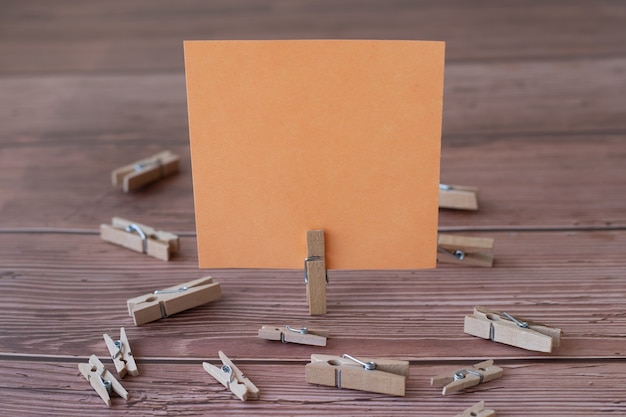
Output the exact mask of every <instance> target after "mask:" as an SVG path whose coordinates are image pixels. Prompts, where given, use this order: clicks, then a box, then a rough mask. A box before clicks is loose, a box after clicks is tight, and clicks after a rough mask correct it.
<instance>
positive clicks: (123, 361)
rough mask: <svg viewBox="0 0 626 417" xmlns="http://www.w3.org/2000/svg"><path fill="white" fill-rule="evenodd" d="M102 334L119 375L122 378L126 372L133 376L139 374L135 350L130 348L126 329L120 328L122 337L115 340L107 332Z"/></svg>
mask: <svg viewBox="0 0 626 417" xmlns="http://www.w3.org/2000/svg"><path fill="white" fill-rule="evenodd" d="M102 336H103V337H104V342H105V343H106V345H107V349H109V353H110V354H111V359H113V363H114V364H115V369H116V370H117V375H118V376H119V377H120V378H124V377H125V376H126V374H129V375H132V376H137V375H139V370H138V369H137V364H136V363H135V358H134V357H133V352H132V351H131V349H130V343H129V342H128V337H126V329H124V328H123V327H122V328H120V338H119V339H118V340H113V339H112V338H111V336H109V335H108V334H106V333H105V334H103V335H102Z"/></svg>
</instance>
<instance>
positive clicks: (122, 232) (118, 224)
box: [100, 217, 180, 261]
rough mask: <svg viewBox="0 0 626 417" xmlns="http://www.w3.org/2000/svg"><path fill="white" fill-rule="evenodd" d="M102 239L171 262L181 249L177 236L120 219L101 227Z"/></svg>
mask: <svg viewBox="0 0 626 417" xmlns="http://www.w3.org/2000/svg"><path fill="white" fill-rule="evenodd" d="M100 238H101V239H102V240H104V241H106V242H109V243H113V244H116V245H119V246H122V247H125V248H126V249H130V250H133V251H135V252H139V253H146V254H148V255H150V256H153V257H155V258H157V259H160V260H162V261H169V260H170V257H171V255H173V254H175V253H177V252H178V251H179V249H180V240H179V239H178V236H176V235H175V234H173V233H169V232H163V231H160V230H154V229H153V228H152V227H150V226H146V225H143V224H140V223H135V222H131V221H130V220H126V219H122V218H119V217H113V219H112V220H111V224H101V225H100Z"/></svg>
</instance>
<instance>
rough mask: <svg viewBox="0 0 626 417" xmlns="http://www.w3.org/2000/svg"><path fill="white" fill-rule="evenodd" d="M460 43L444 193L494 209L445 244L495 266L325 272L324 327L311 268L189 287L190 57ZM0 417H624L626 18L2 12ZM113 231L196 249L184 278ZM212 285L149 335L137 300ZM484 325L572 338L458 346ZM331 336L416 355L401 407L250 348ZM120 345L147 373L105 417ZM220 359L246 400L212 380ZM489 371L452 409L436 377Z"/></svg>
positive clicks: (64, 4) (71, 8) (283, 355)
mask: <svg viewBox="0 0 626 417" xmlns="http://www.w3.org/2000/svg"><path fill="white" fill-rule="evenodd" d="M285 38H382V39H421V40H444V41H446V42H447V59H446V74H445V77H446V79H445V98H444V122H443V132H444V133H443V139H442V172H441V178H442V181H444V182H448V183H452V184H465V185H473V186H477V187H479V188H480V204H481V207H480V210H479V211H478V212H475V213H463V212H454V211H442V212H441V215H440V229H441V230H442V231H456V232H459V233H463V234H466V235H476V236H491V237H494V238H495V239H496V265H495V267H494V268H493V269H476V268H461V267H456V266H446V265H442V266H441V267H440V268H437V269H436V270H429V271H367V272H353V271H331V272H330V279H331V282H330V284H329V286H328V311H329V312H328V314H327V315H326V316H325V317H310V316H309V315H308V314H307V306H306V300H305V291H304V285H303V282H302V272H301V271H267V270H211V271H200V270H198V268H197V251H196V246H195V244H196V241H195V224H194V212H193V203H192V185H191V169H190V161H189V146H188V132H187V119H186V99H185V81H184V68H183V60H182V40H183V39H285ZM0 100H1V103H2V104H1V106H2V109H1V110H2V111H0V300H1V301H0V332H1V333H0V406H1V408H0V414H2V415H7V416H22V415H56V416H72V415H76V416H83V415H128V414H133V415H222V416H223V415H303V416H304V415H310V416H313V415H357V414H358V415H380V416H389V415H398V416H400V415H403V416H404V415H423V416H453V415H455V414H457V413H460V412H461V411H462V410H463V409H464V408H465V407H468V406H469V405H471V404H473V403H475V402H477V401H479V400H481V399H482V400H485V401H486V402H487V405H488V406H489V407H491V408H494V409H495V410H496V411H497V413H498V416H564V415H580V416H589V415H613V416H617V415H626V382H624V381H625V379H624V375H625V374H626V361H625V360H624V359H625V357H626V309H625V307H626V301H625V299H624V297H625V295H626V261H625V260H624V257H625V255H626V210H625V209H626V192H625V191H626V190H625V186H626V140H625V139H626V117H625V116H626V3H624V2H622V1H620V0H613V1H611V0H597V1H593V2H586V1H567V0H563V1H554V0H547V1H541V2H528V1H507V2H502V1H497V0H485V1H474V2H467V1H462V0H458V1H445V2H444V1H406V0H389V1H373V0H360V1H357V0H344V1H331V0H321V1H312V0H310V1H286V0H272V1H252V0H245V1H243V0H241V1H228V0H216V1H199V0H182V1H176V2H170V1H165V0H128V1H91V0H90V1H72V0H58V1H55V2H51V1H48V0H30V1H23V0H4V1H2V2H1V3H0ZM163 149H170V150H172V151H174V152H177V153H179V154H180V155H181V156H182V172H181V174H180V175H178V176H176V177H172V178H169V179H167V180H164V181H161V182H160V183H158V184H155V185H153V186H151V187H149V188H147V189H145V190H143V191H141V192H138V193H135V194H131V195H126V194H123V193H122V192H121V191H119V190H117V189H114V188H113V187H112V186H111V185H110V183H109V173H110V171H111V170H112V169H113V168H116V167H118V166H121V165H125V164H127V163H129V162H132V161H134V160H137V159H140V158H143V157H145V156H148V155H151V154H152V153H155V152H157V151H160V150H163ZM112 216H122V217H127V218H131V219H133V220H135V221H138V222H142V223H146V224H149V225H152V226H155V227H157V228H160V229H163V230H168V231H174V232H181V233H182V235H183V236H184V237H183V238H182V253H181V254H180V256H178V257H176V258H174V259H173V261H171V262H169V263H164V262H161V261H158V260H155V259H153V258H149V257H146V256H143V255H140V254H136V253H133V252H130V251H127V250H124V249H121V248H118V247H115V246H113V245H109V244H106V243H104V242H102V241H101V240H100V239H99V237H98V236H97V228H98V225H99V224H100V223H104V222H108V221H109V220H110V218H111V217H112ZM204 275H212V276H213V277H214V278H215V279H217V280H218V281H219V282H221V283H222V289H223V292H224V298H223V299H222V301H220V302H217V303H213V304H209V305H206V306H203V307H200V308H196V309H194V310H190V311H188V312H185V313H182V314H179V315H177V316H175V317H171V318H168V319H165V320H161V321H158V322H154V323H151V324H148V325H145V326H141V327H135V326H134V325H133V324H132V319H131V318H130V317H128V316H127V314H126V304H125V303H126V299H127V298H130V297H133V296H137V295H141V294H143V293H146V292H149V291H152V290H154V289H158V288H162V287H166V286H170V285H175V284H177V283H180V282H184V281H188V280H191V279H195V278H199V277H201V276H204ZM477 304H482V305H486V306H489V307H492V308H495V309H506V310H507V311H510V312H514V313H516V314H519V315H520V316H526V317H529V318H535V319H537V320H540V321H543V322H545V323H548V324H551V325H554V326H556V327H561V328H562V329H563V330H564V338H563V344H562V347H561V348H559V349H558V350H557V351H555V352H554V353H553V354H549V355H548V354H538V353H532V352H527V351H524V350H521V349H517V348H513V347H507V346H504V345H499V344H495V343H492V342H489V341H484V340H480V339H476V338H473V337H471V336H468V335H465V334H464V333H463V316H464V315H465V314H468V313H470V312H471V310H472V307H473V306H474V305H477ZM262 324H277V325H283V324H292V325H296V326H298V325H308V326H309V327H315V326H317V327H324V328H328V329H330V331H331V334H332V338H331V339H330V340H329V344H328V346H327V348H326V349H324V350H323V352H325V353H335V354H342V353H351V354H353V355H356V356H359V355H361V356H374V357H376V356H386V357H394V358H404V359H408V360H410V361H411V363H412V367H411V368H412V369H411V377H410V379H409V380H408V383H407V395H406V397H404V398H396V397H387V396H384V395H378V394H371V393H364V392H359V391H350V390H338V389H335V388H330V387H317V386H312V385H308V384H306V383H305V380H304V364H305V363H306V362H307V361H308V358H309V355H310V354H311V353H315V352H319V351H320V350H319V349H318V348H313V347H308V346H298V345H281V344H280V343H272V342H269V341H264V340H261V339H258V338H257V337H256V331H257V329H258V328H259V327H260V326H261V325H262ZM120 326H125V327H126V329H127V332H128V334H129V338H130V340H131V344H132V347H133V351H134V354H135V357H136V358H137V359H138V362H139V367H140V372H141V375H140V376H139V377H134V378H133V377H128V378H126V379H125V380H124V381H123V383H124V385H125V386H126V388H127V389H128V391H129V392H130V395H131V399H130V401H128V402H125V401H123V400H122V399H120V398H114V400H113V407H112V408H111V409H107V408H106V407H105V406H104V404H103V403H102V401H101V400H100V399H99V398H98V396H97V395H96V394H95V392H94V391H93V390H91V388H90V386H89V384H88V383H87V382H86V381H85V380H83V379H82V377H81V376H80V374H79V373H78V370H77V366H76V364H77V363H78V362H81V361H83V360H86V358H87V357H88V356H89V355H90V354H92V353H96V354H97V355H99V356H100V357H101V358H102V359H103V360H104V362H105V364H107V365H109V367H110V368H111V366H112V364H111V363H110V361H109V360H108V359H105V358H106V357H107V351H106V348H105V345H104V342H103V340H102V333H105V332H106V333H109V334H111V335H117V333H118V331H119V327H120ZM218 350H224V351H225V352H226V353H227V354H228V355H229V356H230V357H231V358H232V359H233V360H235V362H236V363H237V364H238V365H239V367H240V368H241V369H242V370H243V371H244V372H245V373H246V374H247V375H248V376H249V377H250V379H251V380H252V381H254V382H255V383H256V384H257V386H258V387H259V388H260V390H261V398H260V400H258V401H250V402H246V403H242V402H240V401H239V400H237V399H235V398H234V397H233V396H232V395H230V393H229V392H228V391H225V390H224V389H223V387H222V386H221V385H219V384H218V383H217V382H215V381H213V380H212V379H211V377H210V376H209V375H208V374H207V373H205V372H204V371H203V369H202V367H201V365H200V362H201V361H203V360H209V361H213V363H217V362H216V359H217V351H218ZM483 358H494V359H496V361H497V363H499V364H500V365H502V366H503V367H504V368H505V375H504V376H503V377H502V378H501V379H499V380H497V381H493V382H490V383H487V384H483V385H480V386H478V387H475V388H473V389H470V390H468V392H466V393H462V394H457V395H452V396H450V397H445V398H444V397H442V396H441V395H440V391H439V389H436V388H431V387H430V386H429V378H430V377H431V376H432V375H434V374H437V373H440V372H442V371H445V370H446V369H450V368H455V367H458V366H464V365H466V364H471V363H474V362H476V361H478V360H481V359H483Z"/></svg>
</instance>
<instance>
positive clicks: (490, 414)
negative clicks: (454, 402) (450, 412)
mask: <svg viewBox="0 0 626 417" xmlns="http://www.w3.org/2000/svg"><path fill="white" fill-rule="evenodd" d="M454 417H496V412H495V411H493V410H487V409H485V402H484V401H481V402H479V403H477V404H474V405H473V406H471V407H470V408H468V409H467V410H465V411H463V412H462V413H461V414H457V415H456V416H454Z"/></svg>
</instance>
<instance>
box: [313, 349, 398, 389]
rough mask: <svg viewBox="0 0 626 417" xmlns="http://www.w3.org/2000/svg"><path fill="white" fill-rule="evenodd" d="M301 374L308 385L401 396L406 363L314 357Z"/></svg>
mask: <svg viewBox="0 0 626 417" xmlns="http://www.w3.org/2000/svg"><path fill="white" fill-rule="evenodd" d="M305 375H306V382H308V383H309V384H318V385H325V386H328V387H337V388H348V389H355V390H360V391H368V392H377V393H380V394H389V395H398V396H404V392H405V384H406V377H407V376H408V375H409V362H407V361H400V360H393V359H364V358H361V359H357V358H355V357H353V356H350V355H348V354H345V355H343V356H333V355H317V354H314V355H311V363H308V364H307V365H306V367H305Z"/></svg>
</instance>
